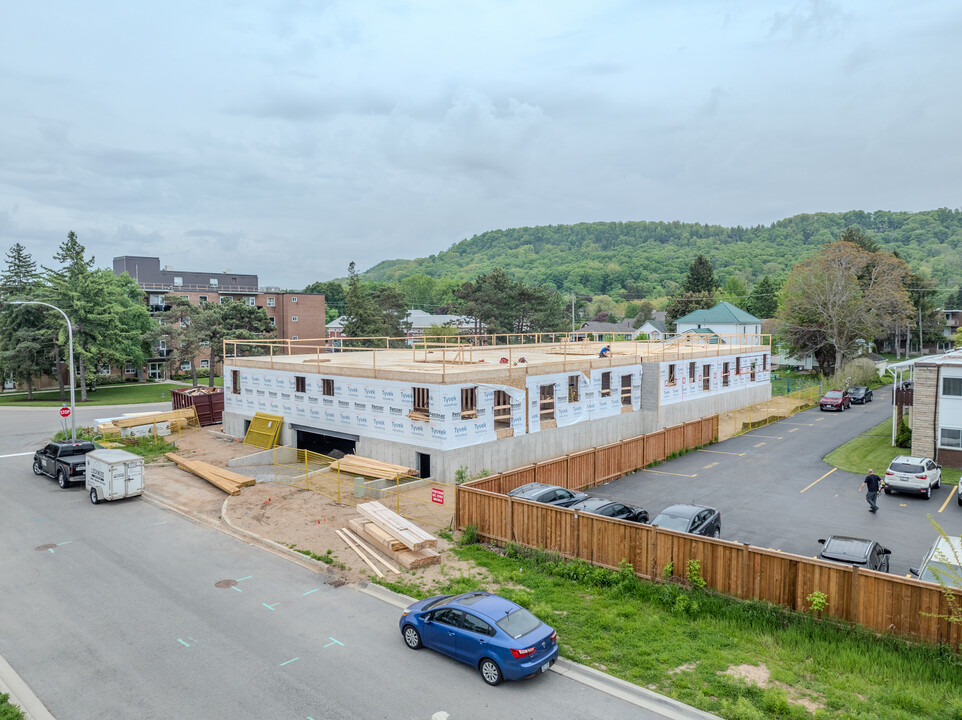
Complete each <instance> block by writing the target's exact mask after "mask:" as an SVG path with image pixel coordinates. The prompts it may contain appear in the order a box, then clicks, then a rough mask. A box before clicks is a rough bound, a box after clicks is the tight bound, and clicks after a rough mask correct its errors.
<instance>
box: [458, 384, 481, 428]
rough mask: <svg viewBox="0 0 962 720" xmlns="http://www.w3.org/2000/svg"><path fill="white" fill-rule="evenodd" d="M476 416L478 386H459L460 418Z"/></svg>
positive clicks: (465, 418)
mask: <svg viewBox="0 0 962 720" xmlns="http://www.w3.org/2000/svg"><path fill="white" fill-rule="evenodd" d="M477 416H478V388H477V387H469V388H461V419H462V420H467V419H468V418H476V417H477Z"/></svg>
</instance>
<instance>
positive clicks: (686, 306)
mask: <svg viewBox="0 0 962 720" xmlns="http://www.w3.org/2000/svg"><path fill="white" fill-rule="evenodd" d="M715 305H716V303H715V295H714V293H710V292H697V293H694V292H686V293H685V294H684V295H682V296H681V297H676V298H673V299H672V300H671V302H669V303H668V307H667V308H666V309H665V310H666V315H665V325H666V326H667V327H668V328H670V329H672V331H674V327H675V321H676V320H677V319H678V318H680V317H684V316H685V315H687V314H688V313H690V312H694V311H695V310H710V309H711V308H713V307H715Z"/></svg>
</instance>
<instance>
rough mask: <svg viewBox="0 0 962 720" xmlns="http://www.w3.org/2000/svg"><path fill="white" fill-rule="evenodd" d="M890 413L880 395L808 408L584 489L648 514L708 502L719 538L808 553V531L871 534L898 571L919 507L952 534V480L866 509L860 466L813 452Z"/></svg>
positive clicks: (910, 547)
mask: <svg viewBox="0 0 962 720" xmlns="http://www.w3.org/2000/svg"><path fill="white" fill-rule="evenodd" d="M880 395H882V393H880ZM891 413H892V406H891V405H890V404H888V403H886V402H872V403H869V404H867V405H854V406H852V409H851V410H846V411H844V412H831V413H830V412H822V411H820V410H819V409H818V408H814V409H812V410H807V411H805V412H803V413H799V414H798V415H794V416H792V417H790V418H787V419H786V420H783V421H781V422H778V423H773V424H772V425H767V426H765V427H761V428H758V429H757V430H753V431H751V432H749V433H746V434H744V435H740V436H738V437H735V438H732V439H730V440H726V441H725V442H722V443H718V444H716V445H712V446H710V447H708V448H705V449H703V450H699V451H695V452H693V453H690V454H688V455H684V456H682V457H680V458H677V459H675V460H671V461H669V462H666V463H662V464H661V465H658V466H657V467H655V468H652V469H651V470H643V471H640V472H637V473H633V474H632V475H628V476H625V477H623V478H619V479H618V480H614V481H612V482H610V483H608V484H606V485H603V486H600V487H598V488H595V489H594V490H592V491H591V494H593V495H598V496H602V497H608V498H612V499H616V500H620V501H622V502H627V503H631V504H634V505H641V506H642V507H644V508H646V509H647V510H648V511H649V512H650V513H651V516H652V517H654V516H655V515H656V514H657V513H658V512H660V511H661V510H663V509H664V508H666V507H668V506H669V505H672V504H675V503H695V504H699V505H709V506H712V507H716V508H718V509H719V510H721V514H722V535H721V536H722V539H723V540H735V541H738V542H746V543H751V544H752V545H757V546H759V547H765V548H772V549H775V550H781V551H783V552H791V553H796V554H799V555H807V556H813V555H817V554H818V552H819V550H820V549H821V546H820V545H819V544H818V539H819V538H825V537H828V536H829V535H850V536H854V537H864V538H871V539H875V540H878V541H879V542H880V543H882V544H883V545H885V546H886V547H888V548H889V549H890V550H892V556H891V558H890V561H891V565H890V571H891V572H893V573H897V574H900V575H904V574H907V573H908V570H909V568H910V567H917V566H918V565H919V563H920V561H921V560H922V556H923V555H924V554H925V552H926V551H927V550H928V549H929V548H930V547H931V546H932V543H933V542H934V541H935V538H936V536H937V533H936V530H935V528H933V527H932V525H931V523H930V521H929V519H928V518H927V514H931V515H932V517H933V518H934V519H935V520H936V521H937V522H938V523H939V524H940V525H941V526H942V528H943V529H944V530H945V531H946V532H948V533H949V534H952V535H960V534H962V508H960V507H959V506H958V503H957V502H956V500H955V498H954V496H952V497H951V498H950V496H951V495H952V493H954V492H955V487H954V486H951V485H943V486H942V487H941V488H940V489H939V490H937V491H934V493H933V495H932V499H931V500H925V499H924V498H921V497H910V496H906V495H884V494H880V495H879V512H878V513H875V514H873V513H870V512H868V503H866V502H865V491H864V490H863V491H862V494H858V493H857V491H858V487H859V485H860V484H861V483H862V480H863V478H864V473H863V474H860V475H856V474H852V473H847V472H844V471H842V470H834V471H833V468H832V467H831V466H830V465H828V464H826V463H825V462H824V461H823V460H822V458H823V457H825V455H827V454H828V453H829V452H831V451H832V450H834V449H835V448H837V447H838V446H839V445H842V444H843V443H845V442H847V441H848V440H850V439H852V438H854V437H856V436H858V435H861V434H862V433H864V432H866V431H867V430H869V429H870V428H872V427H874V426H875V425H877V424H878V423H880V422H882V421H883V420H885V419H886V418H887V417H891ZM874 470H875V471H876V472H877V473H878V474H879V475H883V474H884V472H885V468H874ZM946 500H949V502H948V504H946Z"/></svg>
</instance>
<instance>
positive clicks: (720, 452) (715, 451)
mask: <svg viewBox="0 0 962 720" xmlns="http://www.w3.org/2000/svg"><path fill="white" fill-rule="evenodd" d="M764 444H765V443H762V445H764ZM698 452H709V453H716V454H718V455H737V456H738V457H741V456H742V455H747V454H748V453H736V452H725V451H724V450H699V451H698Z"/></svg>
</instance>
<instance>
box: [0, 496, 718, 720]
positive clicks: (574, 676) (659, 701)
mask: <svg viewBox="0 0 962 720" xmlns="http://www.w3.org/2000/svg"><path fill="white" fill-rule="evenodd" d="M144 498H146V499H147V500H149V501H150V502H152V503H154V504H155V505H159V506H161V507H166V508H168V509H170V510H172V511H174V512H177V513H179V514H181V515H183V516H184V517H186V518H187V519H188V520H193V521H194V522H197V523H199V524H201V525H204V526H206V527H209V528H211V529H214V530H219V531H220V532H222V533H225V534H227V535H230V536H232V537H234V538H236V539H238V540H243V541H247V542H249V544H251V545H256V546H258V547H260V548H262V549H264V550H267V551H268V552H272V553H274V554H276V555H282V556H284V557H285V558H287V559H289V560H292V561H293V562H296V563H297V564H298V565H300V566H302V567H305V568H308V569H310V570H313V571H314V572H316V573H318V574H322V575H330V576H331V577H332V578H336V577H337V573H335V572H333V571H332V570H331V569H330V568H328V567H327V566H326V565H324V564H323V563H320V562H318V561H316V560H311V559H310V558H308V557H306V556H304V555H301V554H300V553H298V552H295V551H293V550H291V549H290V548H287V547H284V546H283V545H280V544H278V543H276V542H274V541H273V540H267V539H266V538H262V537H261V536H259V535H255V534H254V533H251V532H248V531H247V530H242V529H241V528H238V527H236V526H235V525H233V524H232V523H231V521H230V518H229V517H228V515H227V501H228V500H229V499H230V498H227V499H225V500H224V504H223V505H222V506H221V513H220V516H221V521H222V522H217V521H215V520H212V519H211V518H208V517H206V516H204V515H199V514H198V513H195V512H193V511H192V510H188V509H187V508H184V507H181V506H179V505H177V504H176V503H173V502H170V501H169V500H167V499H166V498H163V497H160V496H157V495H154V494H152V493H148V492H147V491H145V492H144ZM349 586H350V587H353V588H354V589H355V590H358V591H360V592H362V593H364V594H365V595H369V596H370V597H373V598H376V599H378V600H381V601H382V602H385V603H387V604H388V605H393V606H394V607H396V608H398V609H400V610H403V609H404V608H406V607H407V606H408V605H410V604H412V603H413V602H415V598H412V597H408V596H407V595H402V594H401V593H397V592H394V591H393V590H389V589H388V588H386V587H383V586H382V585H378V584H376V583H369V582H360V583H350V584H349ZM0 661H2V658H0ZM2 670H3V667H2V665H0V675H2ZM551 671H552V672H555V673H558V674H559V675H561V676H563V677H566V678H568V679H570V680H573V681H575V682H578V683H581V684H582V685H586V686H588V687H591V688H594V689H595V690H599V691H601V692H603V693H605V694H607V695H611V696H613V697H617V698H619V699H621V700H624V701H625V702H627V703H629V704H631V705H634V706H635V707H640V708H643V709H645V710H649V711H651V712H654V713H657V714H659V715H660V716H661V717H663V718H667V720H719V719H718V716H717V715H712V714H711V713H707V712H705V711H703V710H698V709H697V708H693V707H690V706H688V705H685V704H684V703H683V702H680V701H678V700H674V699H672V698H669V697H666V696H664V695H659V694H658V693H656V692H654V691H652V690H648V689H647V688H643V687H640V686H638V685H635V684H634V683H630V682H628V681H626V680H621V679H619V678H616V677H613V676H612V675H608V674H607V673H604V672H602V671H600V670H595V669H594V668H590V667H588V666H587V665H582V664H580V663H576V662H574V661H572V660H568V659H567V658H563V657H559V658H558V660H557V661H556V662H555V664H554V665H552V666H551ZM38 703H39V701H38ZM41 707H42V706H41ZM44 712H46V709H45V708H44ZM48 718H50V720H53V716H51V715H49V713H48V714H47V715H38V716H36V718H35V719H34V720H47V719H48Z"/></svg>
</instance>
